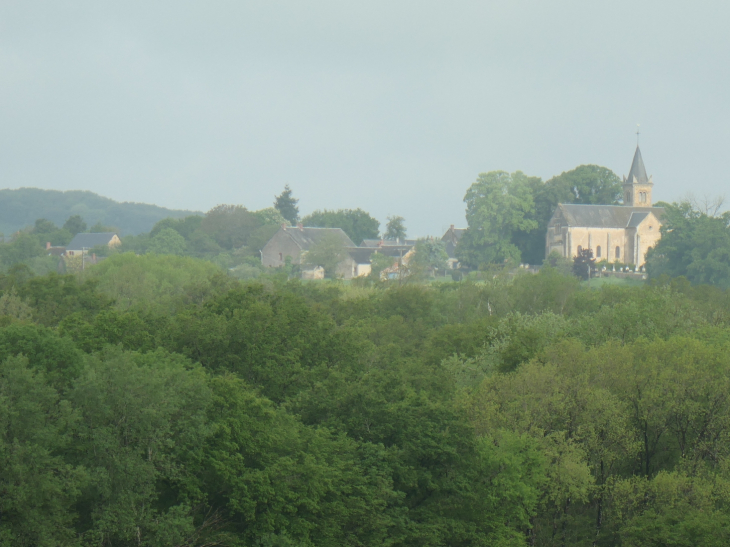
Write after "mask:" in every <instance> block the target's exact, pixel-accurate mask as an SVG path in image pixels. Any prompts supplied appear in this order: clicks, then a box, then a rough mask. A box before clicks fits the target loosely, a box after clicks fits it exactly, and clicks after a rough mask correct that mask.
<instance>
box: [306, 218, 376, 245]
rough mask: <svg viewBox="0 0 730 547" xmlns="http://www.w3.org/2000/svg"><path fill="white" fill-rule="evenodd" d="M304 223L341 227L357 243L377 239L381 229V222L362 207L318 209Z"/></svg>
mask: <svg viewBox="0 0 730 547" xmlns="http://www.w3.org/2000/svg"><path fill="white" fill-rule="evenodd" d="M302 224H304V225H305V226H312V227H315V228H341V229H342V231H343V232H345V233H346V234H347V236H348V237H349V238H350V239H351V240H352V241H353V242H354V243H355V245H360V243H362V240H363V239H376V238H377V237H378V233H379V230H380V222H378V221H377V220H376V219H374V218H373V217H371V216H370V215H369V214H368V213H366V212H365V211H363V210H362V209H338V210H337V211H328V210H327V209H323V210H321V211H319V210H317V211H314V212H313V213H311V214H309V215H307V216H306V217H304V218H303V219H302Z"/></svg>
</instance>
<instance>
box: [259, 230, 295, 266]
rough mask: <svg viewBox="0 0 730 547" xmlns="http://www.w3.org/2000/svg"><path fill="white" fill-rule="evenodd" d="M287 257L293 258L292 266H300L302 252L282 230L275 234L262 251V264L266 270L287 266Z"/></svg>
mask: <svg viewBox="0 0 730 547" xmlns="http://www.w3.org/2000/svg"><path fill="white" fill-rule="evenodd" d="M287 256H290V257H291V259H292V264H299V263H300V260H301V250H300V249H299V246H298V245H297V244H296V243H294V240H292V238H291V237H289V236H288V235H287V234H286V231H285V230H284V229H283V228H282V229H280V230H279V231H278V232H276V233H275V234H274V236H273V237H272V238H271V239H270V240H269V241H268V243H267V244H266V245H264V248H263V249H262V250H261V264H263V266H264V268H279V267H280V266H283V265H284V264H286V257H287Z"/></svg>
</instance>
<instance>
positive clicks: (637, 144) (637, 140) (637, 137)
mask: <svg viewBox="0 0 730 547" xmlns="http://www.w3.org/2000/svg"><path fill="white" fill-rule="evenodd" d="M639 135H640V133H639V124H638V123H637V124H636V146H639Z"/></svg>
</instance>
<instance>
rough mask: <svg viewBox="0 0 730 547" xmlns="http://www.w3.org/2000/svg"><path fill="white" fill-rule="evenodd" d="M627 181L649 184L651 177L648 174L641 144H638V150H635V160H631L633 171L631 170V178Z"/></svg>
mask: <svg viewBox="0 0 730 547" xmlns="http://www.w3.org/2000/svg"><path fill="white" fill-rule="evenodd" d="M627 182H629V183H631V184H647V183H648V182H649V177H647V176H646V168H645V167H644V160H643V158H642V157H641V150H639V145H638V144H637V145H636V152H634V161H633V162H631V171H629V178H628V179H627Z"/></svg>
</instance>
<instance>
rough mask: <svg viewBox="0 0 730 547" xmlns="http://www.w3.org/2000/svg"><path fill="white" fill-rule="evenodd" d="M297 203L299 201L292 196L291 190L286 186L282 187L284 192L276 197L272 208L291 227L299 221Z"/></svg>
mask: <svg viewBox="0 0 730 547" xmlns="http://www.w3.org/2000/svg"><path fill="white" fill-rule="evenodd" d="M297 203H299V200H298V199H295V198H294V196H292V191H291V188H289V185H288V184H287V185H286V186H284V191H283V192H282V193H281V194H279V195H278V196H276V200H275V201H274V208H275V209H276V210H277V211H279V214H280V215H281V216H283V217H284V218H285V219H286V220H287V221H288V222H289V224H292V225H293V224H296V222H297V220H298V219H299V207H297Z"/></svg>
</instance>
